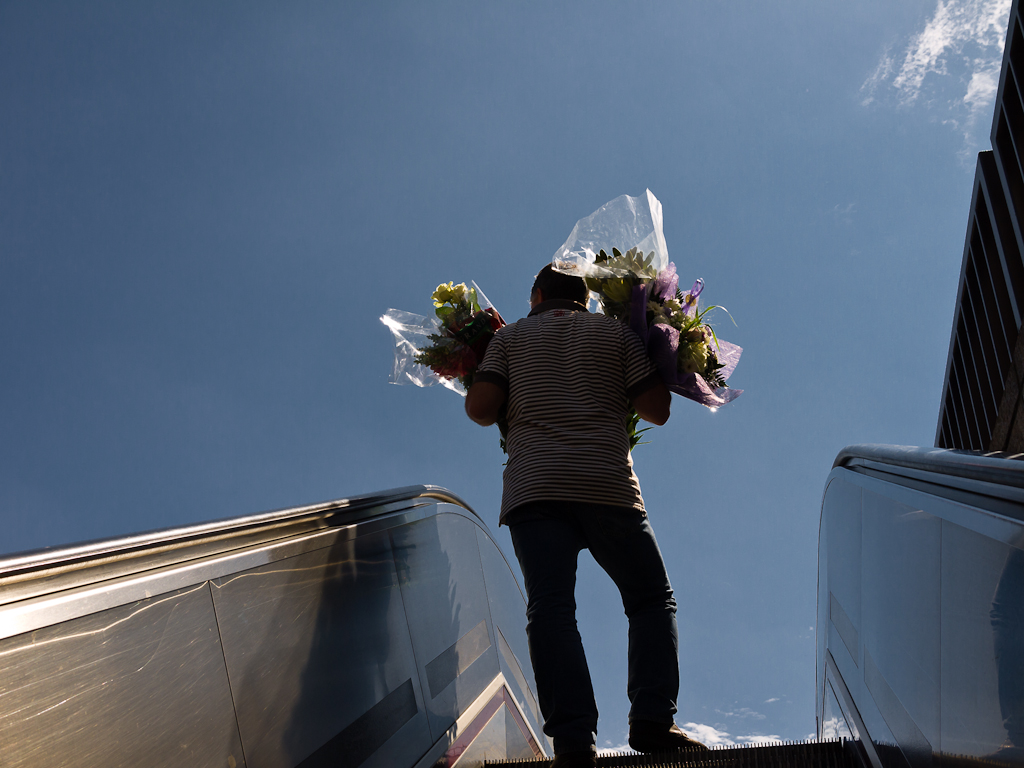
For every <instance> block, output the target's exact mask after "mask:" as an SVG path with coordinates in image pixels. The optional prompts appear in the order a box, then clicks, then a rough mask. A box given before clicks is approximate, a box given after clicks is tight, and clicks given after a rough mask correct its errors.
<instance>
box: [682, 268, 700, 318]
mask: <svg viewBox="0 0 1024 768" xmlns="http://www.w3.org/2000/svg"><path fill="white" fill-rule="evenodd" d="M703 290H704V281H703V280H701V279H700V278H699V277H698V278H697V281H696V282H695V283H694V284H693V288H691V289H690V290H689V291H687V292H686V293H684V294H683V314H686V315H692V314H693V313H694V312H696V311H697V297H698V296H700V292H701V291H703Z"/></svg>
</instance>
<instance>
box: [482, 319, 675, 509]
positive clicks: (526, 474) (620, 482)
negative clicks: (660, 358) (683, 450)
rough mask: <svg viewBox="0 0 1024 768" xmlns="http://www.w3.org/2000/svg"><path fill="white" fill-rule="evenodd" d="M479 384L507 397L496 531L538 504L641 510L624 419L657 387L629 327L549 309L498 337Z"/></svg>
mask: <svg viewBox="0 0 1024 768" xmlns="http://www.w3.org/2000/svg"><path fill="white" fill-rule="evenodd" d="M474 381H475V382H479V381H486V382H490V383H492V384H496V385H498V386H500V387H502V388H503V389H504V390H505V392H506V394H507V396H508V401H507V406H508V410H507V418H508V435H507V438H506V447H507V449H508V463H507V464H506V466H505V474H504V480H503V488H502V496H501V515H500V519H499V524H503V523H507V522H508V517H509V513H510V512H513V510H515V509H516V507H519V506H520V505H522V504H526V503H527V502H532V501H551V500H555V501H584V502H592V503H597V504H612V505H615V506H622V507H631V508H634V509H640V510H642V509H643V508H644V501H643V498H642V497H641V495H640V481H639V480H637V477H636V474H635V473H634V472H633V459H632V457H631V456H630V453H629V436H628V434H627V432H626V429H627V419H628V414H629V409H630V399H631V398H633V397H636V396H637V395H640V394H642V393H643V392H645V391H647V390H648V389H650V388H651V387H653V386H655V385H656V384H657V383H658V382H659V381H660V379H659V377H658V373H657V371H656V369H655V367H654V365H653V364H652V363H651V362H650V360H649V359H648V357H647V355H646V353H645V352H644V348H643V344H642V343H641V342H640V339H639V338H638V337H637V335H636V334H635V333H633V331H631V330H630V329H629V327H628V326H626V325H625V324H624V323H621V322H619V321H618V320H615V319H614V318H611V317H607V316H606V315H598V314H592V313H590V312H588V311H587V310H586V308H585V307H583V306H582V305H581V304H577V303H576V302H572V301H567V300H562V299H553V300H550V301H545V302H543V303H541V304H539V305H537V307H535V308H534V310H533V311H532V312H530V314H529V315H528V316H527V317H525V318H523V319H522V320H519V321H518V322H515V323H512V324H511V325H507V326H505V327H504V328H501V329H500V330H499V331H498V332H497V333H496V334H495V336H494V338H493V340H492V341H491V343H490V345H489V346H488V347H487V353H486V354H485V355H484V359H483V361H482V362H481V363H480V366H479V368H477V372H476V374H475V377H474Z"/></svg>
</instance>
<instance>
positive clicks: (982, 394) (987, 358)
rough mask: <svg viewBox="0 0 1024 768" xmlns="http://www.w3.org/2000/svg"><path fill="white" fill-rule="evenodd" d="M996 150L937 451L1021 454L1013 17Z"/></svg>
mask: <svg viewBox="0 0 1024 768" xmlns="http://www.w3.org/2000/svg"><path fill="white" fill-rule="evenodd" d="M991 140H992V150H991V151H988V152H980V153H979V154H978V165H977V170H976V172H975V177H974V194H973V197H972V200H971V213H970V218H969V222H968V227H967V238H966V242H965V244H964V257H963V265H962V267H961V269H960V285H959V289H958V291H957V299H956V309H955V314H954V320H953V329H952V333H951V337H950V342H949V355H948V358H947V361H946V376H945V381H944V383H943V390H942V403H941V406H940V409H939V422H938V426H937V428H936V433H935V445H936V446H937V447H939V448H960V449H968V450H979V451H1006V452H1011V453H1020V452H1024V407H1022V392H1024V388H1022V382H1024V333H1021V330H1022V318H1024V261H1022V254H1024V237H1022V225H1021V217H1022V214H1024V166H1022V162H1021V161H1022V158H1024V30H1022V26H1021V18H1020V3H1019V0H1014V3H1013V7H1012V8H1011V10H1010V19H1009V25H1008V29H1007V33H1006V46H1005V49H1004V52H1003V67H1002V72H1001V74H1000V78H999V90H998V94H997V97H996V106H995V116H994V118H993V120H992V132H991Z"/></svg>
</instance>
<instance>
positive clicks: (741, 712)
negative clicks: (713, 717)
mask: <svg viewBox="0 0 1024 768" xmlns="http://www.w3.org/2000/svg"><path fill="white" fill-rule="evenodd" d="M715 712H717V713H718V714H720V715H724V716H725V717H740V718H745V717H751V718H753V719H754V720H764V715H762V714H761V713H760V712H755V711H754V710H752V709H751V708H750V707H740V708H739V709H735V710H732V711H731V712H724V711H722V710H721V709H716V710H715Z"/></svg>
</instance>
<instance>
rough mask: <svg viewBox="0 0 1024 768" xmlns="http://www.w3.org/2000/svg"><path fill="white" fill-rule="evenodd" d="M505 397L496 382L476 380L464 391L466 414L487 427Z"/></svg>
mask: <svg viewBox="0 0 1024 768" xmlns="http://www.w3.org/2000/svg"><path fill="white" fill-rule="evenodd" d="M662 386H664V385H662ZM667 391H668V390H666V392H667ZM505 398H506V395H505V390H504V389H502V388H501V387H499V386H498V385H497V384H491V383H490V382H489V381H478V382H476V383H475V384H474V385H473V386H471V387H470V388H469V392H467V393H466V415H467V416H469V418H471V419H472V420H473V421H475V422H476V423H477V424H479V425H480V426H481V427H489V426H491V424H493V423H494V422H495V421H497V420H498V413H499V412H500V411H501V406H503V405H504V404H505ZM638 413H639V411H638ZM641 415H642V414H641ZM666 418H668V417H667V416H666Z"/></svg>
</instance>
